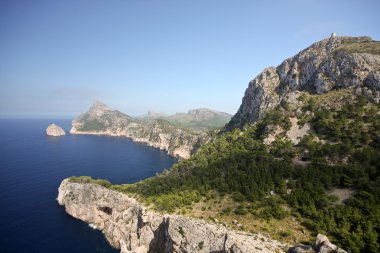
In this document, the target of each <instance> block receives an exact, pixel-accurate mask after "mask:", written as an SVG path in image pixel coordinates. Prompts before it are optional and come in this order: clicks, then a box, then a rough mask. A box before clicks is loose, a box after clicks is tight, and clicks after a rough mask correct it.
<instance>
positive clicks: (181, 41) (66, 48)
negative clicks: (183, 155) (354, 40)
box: [0, 0, 380, 117]
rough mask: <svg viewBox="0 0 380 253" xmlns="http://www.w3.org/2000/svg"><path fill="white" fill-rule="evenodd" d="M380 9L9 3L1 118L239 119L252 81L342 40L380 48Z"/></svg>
mask: <svg viewBox="0 0 380 253" xmlns="http://www.w3.org/2000/svg"><path fill="white" fill-rule="evenodd" d="M379 9H380V2H379V1H375V0H373V1H370V0H364V1H355V0H348V1H344V0H329V1H327V0H321V1H316V0H308V1H305V0H287V1H279V0H271V1H265V2H263V3H258V2H257V1H248V0H245V1H239V2H231V1H224V0H222V1H216V0H212V1H203V0H196V1H174V0H171V1H166V0H165V1H149V0H146V1H89V0H67V1H50V0H39V1H26V0H24V1H14V0H4V1H1V2H0V38H1V40H0V117H75V116H76V115H78V114H79V113H81V112H83V111H86V110H87V109H88V108H89V107H90V106H91V105H92V103H93V102H94V101H95V100H100V101H102V102H104V103H106V104H107V105H109V106H110V107H112V108H115V109H118V110H120V111H122V112H124V113H127V114H129V115H139V114H144V113H146V112H147V111H148V110H153V111H157V112H164V113H168V114H174V113H176V112H186V111H188V110H190V109H193V108H200V107H207V108H210V109H215V110H219V111H224V112H227V113H230V114H234V113H235V112H236V111H237V109H238V107H239V106H240V103H241V99H242V97H243V94H244V91H245V89H246V88H247V86H248V82H249V81H250V80H252V79H253V78H254V77H255V76H256V75H257V74H259V73H260V72H261V71H262V70H263V69H264V68H266V67H269V66H276V65H278V64H280V63H281V62H282V61H283V60H284V59H285V58H288V57H290V56H292V55H294V54H296V53H297V52H298V51H300V50H302V49H304V48H305V47H307V46H309V45H311V44H312V43H314V42H316V41H319V40H321V39H324V38H326V37H329V36H330V34H331V33H332V32H336V33H337V35H338V36H339V35H349V36H363V35H367V36H371V37H372V38H373V39H375V40H380V30H379V27H380V16H379V15H378V10H379Z"/></svg>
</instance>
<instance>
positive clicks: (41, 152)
mask: <svg viewBox="0 0 380 253" xmlns="http://www.w3.org/2000/svg"><path fill="white" fill-rule="evenodd" d="M51 123H57V124H59V125H60V126H61V127H62V128H64V129H65V131H66V132H67V131H68V130H69V129H70V120H46V119H44V120H19V119H17V120H13V119H12V120H4V119H1V120H0V203H1V206H0V252H2V253H6V252H18V253H21V252H39V253H43V252H55V253H58V252H73V253H75V252H78V253H79V252H80V253H86V252H119V251H118V250H116V249H113V248H112V247H110V246H109V245H108V243H107V242H106V240H105V239H104V237H103V234H102V233H101V232H100V231H97V230H93V229H92V228H90V227H89V226H88V225H87V224H86V223H84V222H82V221H79V220H76V219H74V218H72V217H71V216H69V215H67V214H66V213H65V211H64V208H63V207H61V206H59V205H58V204H57V201H56V199H55V198H56V197H57V195H58V191H57V189H58V186H59V184H60V182H61V181H62V180H63V179H64V178H67V177H70V176H73V175H76V176H77V175H89V176H92V177H94V178H104V179H108V180H109V181H111V182H112V183H133V182H136V181H139V180H141V179H144V178H147V177H150V176H152V175H154V174H155V173H156V172H160V171H162V170H163V169H165V168H169V167H170V166H171V165H172V164H173V163H175V162H176V160H175V159H174V158H172V157H170V156H168V155H166V154H165V153H164V152H162V151H159V150H157V149H153V148H149V147H147V146H145V145H143V144H138V143H134V142H132V141H130V140H128V139H125V138H116V137H99V136H85V135H82V136H77V135H70V134H67V135H66V136H63V137H48V136H46V134H45V129H46V127H47V126H48V124H51Z"/></svg>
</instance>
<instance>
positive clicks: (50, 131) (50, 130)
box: [46, 124, 65, 136]
mask: <svg viewBox="0 0 380 253" xmlns="http://www.w3.org/2000/svg"><path fill="white" fill-rule="evenodd" d="M46 134H47V135H49V136H63V135H65V130H63V129H62V128H61V127H60V126H58V125H56V124H51V125H49V126H48V127H47V128H46Z"/></svg>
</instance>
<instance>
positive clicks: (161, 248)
mask: <svg viewBox="0 0 380 253" xmlns="http://www.w3.org/2000/svg"><path fill="white" fill-rule="evenodd" d="M168 229H169V218H166V219H165V218H163V221H162V223H161V224H160V225H159V226H158V228H157V229H156V230H155V231H154V232H153V233H154V238H153V240H152V241H151V242H150V244H149V251H148V253H172V252H173V240H172V238H171V237H170V235H169V231H168Z"/></svg>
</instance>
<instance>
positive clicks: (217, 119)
mask: <svg viewBox="0 0 380 253" xmlns="http://www.w3.org/2000/svg"><path fill="white" fill-rule="evenodd" d="M231 117H232V115H230V114H228V113H225V112H219V111H215V110H211V109H207V108H199V109H193V110H190V111H188V112H187V113H176V114H174V115H166V114H164V113H157V112H148V114H146V115H143V116H141V117H140V118H141V119H143V120H155V119H164V120H167V121H169V122H171V123H173V124H175V125H177V126H179V127H183V128H187V129H191V130H193V131H196V132H201V131H209V130H212V129H215V128H222V127H224V126H225V125H226V124H227V123H228V122H229V121H230V120H231Z"/></svg>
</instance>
